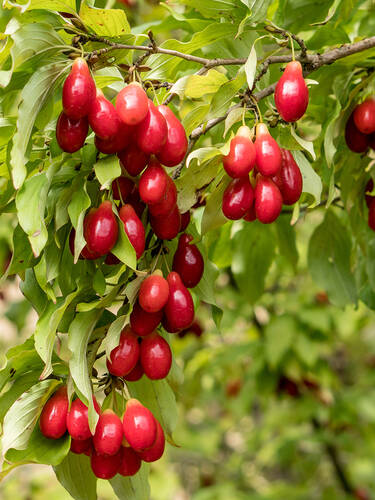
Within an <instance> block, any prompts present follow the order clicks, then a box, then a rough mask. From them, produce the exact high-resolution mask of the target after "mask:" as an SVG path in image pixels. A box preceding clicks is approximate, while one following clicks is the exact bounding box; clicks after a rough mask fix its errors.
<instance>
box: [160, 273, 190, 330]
mask: <svg viewBox="0 0 375 500" xmlns="http://www.w3.org/2000/svg"><path fill="white" fill-rule="evenodd" d="M167 281H168V285H169V297H168V302H167V304H166V305H165V308H164V315H165V317H166V322H167V324H168V328H169V329H171V330H173V331H174V332H175V331H179V330H183V329H184V328H188V327H189V326H190V325H191V324H192V322H193V321H194V303H193V299H192V297H191V295H190V292H189V290H188V289H187V288H186V287H185V285H184V284H183V283H182V280H181V278H180V275H179V274H178V273H176V272H174V271H172V272H171V273H169V275H168V277H167ZM168 331H169V330H168Z"/></svg>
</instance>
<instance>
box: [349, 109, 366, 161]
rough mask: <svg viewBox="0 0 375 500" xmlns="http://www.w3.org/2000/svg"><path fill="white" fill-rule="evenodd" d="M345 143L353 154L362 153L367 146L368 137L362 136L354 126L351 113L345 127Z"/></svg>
mask: <svg viewBox="0 0 375 500" xmlns="http://www.w3.org/2000/svg"><path fill="white" fill-rule="evenodd" d="M345 141H346V145H347V146H348V148H349V149H350V150H351V151H353V153H364V152H365V151H366V149H367V148H368V146H369V136H368V135H366V134H362V132H360V131H359V130H358V129H357V127H356V126H355V123H354V119H353V113H352V114H351V115H350V116H349V119H348V121H347V122H346V126H345Z"/></svg>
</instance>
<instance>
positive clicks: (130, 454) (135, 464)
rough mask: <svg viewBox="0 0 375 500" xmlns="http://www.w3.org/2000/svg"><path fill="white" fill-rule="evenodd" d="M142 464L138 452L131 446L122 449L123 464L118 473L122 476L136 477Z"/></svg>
mask: <svg viewBox="0 0 375 500" xmlns="http://www.w3.org/2000/svg"><path fill="white" fill-rule="evenodd" d="M141 465H142V462H141V459H140V457H139V456H138V455H137V454H136V452H135V451H134V450H133V449H132V448H130V447H129V446H123V447H122V448H121V463H120V467H119V470H118V473H119V474H121V476H125V477H128V476H134V474H137V472H138V471H139V469H140V468H141Z"/></svg>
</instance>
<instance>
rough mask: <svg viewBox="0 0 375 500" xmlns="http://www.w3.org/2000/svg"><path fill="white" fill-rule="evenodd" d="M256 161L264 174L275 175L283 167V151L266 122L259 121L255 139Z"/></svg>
mask: <svg viewBox="0 0 375 500" xmlns="http://www.w3.org/2000/svg"><path fill="white" fill-rule="evenodd" d="M254 144H255V151H256V157H255V163H256V166H257V169H258V171H259V172H260V173H261V174H262V175H267V176H270V175H275V174H277V172H278V171H279V169H280V167H281V151H280V148H279V146H278V144H277V142H276V141H275V139H274V138H273V137H272V136H271V135H270V133H269V132H268V129H267V125H265V124H264V123H258V125H257V127H256V139H255V143H254Z"/></svg>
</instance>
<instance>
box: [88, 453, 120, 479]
mask: <svg viewBox="0 0 375 500" xmlns="http://www.w3.org/2000/svg"><path fill="white" fill-rule="evenodd" d="M120 464H121V450H119V451H118V452H117V453H116V455H100V454H99V453H97V452H96V451H95V450H93V452H92V454H91V469H92V471H93V473H94V474H95V476H96V477H98V478H100V479H112V478H113V477H115V475H116V474H117V472H118V470H119V468H120Z"/></svg>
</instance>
